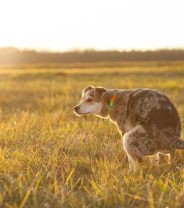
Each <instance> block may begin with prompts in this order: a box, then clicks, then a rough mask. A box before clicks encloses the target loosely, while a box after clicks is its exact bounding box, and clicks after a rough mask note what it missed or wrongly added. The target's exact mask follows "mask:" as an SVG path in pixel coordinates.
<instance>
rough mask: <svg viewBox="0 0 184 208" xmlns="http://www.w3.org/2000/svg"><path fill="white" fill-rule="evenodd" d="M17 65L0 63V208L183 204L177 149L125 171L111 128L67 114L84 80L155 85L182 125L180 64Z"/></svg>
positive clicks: (183, 176) (183, 160) (183, 173)
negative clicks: (173, 155)
mask: <svg viewBox="0 0 184 208" xmlns="http://www.w3.org/2000/svg"><path fill="white" fill-rule="evenodd" d="M22 68H24V69H19V68H15V69H10V68H6V69H5V68H1V69H0V207H2V208H17V207H20V208H23V207H31V208H37V207H39V208H44V207H45V208H61V207H76V208H80V207H81V208H82V207H83V208H85V207H128V208H133V207H136V208H137V207H142V208H143V207H149V208H163V207H169V208H173V207H181V208H182V207H184V152H182V151H178V152H177V162H176V164H173V165H168V164H166V163H165V164H163V165H161V166H160V167H156V166H154V165H151V164H149V163H148V162H147V163H145V164H144V166H143V167H142V172H141V173H140V174H139V175H133V174H129V173H128V165H127V162H126V157H125V153H124V152H123V148H122V141H121V138H120V135H119V133H118V131H117V129H116V127H115V126H114V125H113V124H111V123H110V122H109V121H108V120H102V119H99V118H97V117H90V116H85V117H81V118H78V117H76V116H75V115H74V114H73V106H74V105H75V104H77V103H78V101H79V98H80V92H81V90H82V88H83V87H84V86H85V85H89V84H91V85H95V86H96V85H98V86H104V87H107V88H137V87H146V88H155V89H158V90H161V91H162V92H164V93H165V94H167V95H168V96H169V98H170V99H171V100H172V101H173V102H174V104H175V105H176V107H177V109H178V111H179V114H180V117H181V121H182V128H184V63H182V62H181V63H174V62H172V63H170V64H169V63H163V64H160V63H151V64H146V63H143V64H138V65H137V66H136V64H134V65H132V66H131V64H128V65H126V64H125V65H122V66H115V67H110V66H106V67H99V66H98V67H95V66H93V65H92V66H91V67H87V66H86V68H85V67H81V68H80V67H77V68H72V67H71V66H70V68H69V69H67V68H66V69H65V68H62V69H60V68H59V67H56V68H53V69H52V68H51V67H49V68H37V69H36V68H33V66H32V67H31V68H29V67H22Z"/></svg>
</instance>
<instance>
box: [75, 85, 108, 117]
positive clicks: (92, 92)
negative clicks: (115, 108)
mask: <svg viewBox="0 0 184 208" xmlns="http://www.w3.org/2000/svg"><path fill="white" fill-rule="evenodd" d="M106 92H107V90H106V89H105V88H103V87H93V86H87V87H85V88H84V89H83V90H82V97H81V102H80V103H79V104H78V105H76V106H75V107H74V112H75V113H76V114H77V115H84V114H94V115H101V112H102V109H103V106H104V99H103V98H104V95H105V94H106Z"/></svg>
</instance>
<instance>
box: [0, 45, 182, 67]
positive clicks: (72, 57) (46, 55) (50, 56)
mask: <svg viewBox="0 0 184 208" xmlns="http://www.w3.org/2000/svg"><path fill="white" fill-rule="evenodd" d="M183 60H184V49H173V50H167V49H162V50H155V51H151V50H150V51H95V50H85V51H70V52H37V51H34V50H18V49H16V48H0V64H39V63H45V64H47V63H88V62H92V63H93V62H121V61H183Z"/></svg>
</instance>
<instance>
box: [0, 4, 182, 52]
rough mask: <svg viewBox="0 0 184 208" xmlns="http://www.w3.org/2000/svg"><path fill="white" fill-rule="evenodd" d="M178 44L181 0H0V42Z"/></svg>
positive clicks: (140, 46) (119, 45)
mask: <svg viewBox="0 0 184 208" xmlns="http://www.w3.org/2000/svg"><path fill="white" fill-rule="evenodd" d="M7 46H14V47H19V48H37V49H46V50H47V49H51V50H70V49H84V48H95V49H120V50H124V49H126V50H129V49H150V48H151V49H155V48H166V47H169V48H173V47H175V48H184V0H0V47H7Z"/></svg>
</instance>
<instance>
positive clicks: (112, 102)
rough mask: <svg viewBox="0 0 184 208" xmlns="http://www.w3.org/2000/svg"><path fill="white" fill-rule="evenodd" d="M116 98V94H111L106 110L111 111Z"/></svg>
mask: <svg viewBox="0 0 184 208" xmlns="http://www.w3.org/2000/svg"><path fill="white" fill-rule="evenodd" d="M115 100H116V96H115V95H113V96H112V97H111V99H110V102H109V103H108V110H109V111H111V110H112V109H113V107H114V101H115Z"/></svg>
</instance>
